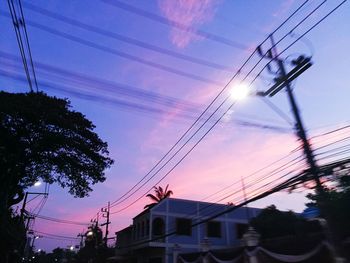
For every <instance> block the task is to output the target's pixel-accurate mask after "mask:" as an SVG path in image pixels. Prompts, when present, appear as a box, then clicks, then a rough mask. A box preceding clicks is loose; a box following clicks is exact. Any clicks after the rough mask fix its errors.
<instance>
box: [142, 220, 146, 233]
mask: <svg viewBox="0 0 350 263" xmlns="http://www.w3.org/2000/svg"><path fill="white" fill-rule="evenodd" d="M145 235H146V232H145V222H143V221H142V224H141V236H142V237H144V236H145Z"/></svg>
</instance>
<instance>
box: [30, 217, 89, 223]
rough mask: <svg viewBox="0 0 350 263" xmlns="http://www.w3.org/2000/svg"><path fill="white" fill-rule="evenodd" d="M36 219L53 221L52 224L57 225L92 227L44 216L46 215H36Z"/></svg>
mask: <svg viewBox="0 0 350 263" xmlns="http://www.w3.org/2000/svg"><path fill="white" fill-rule="evenodd" d="M36 217H37V218H39V219H42V220H46V221H51V222H55V223H61V224H70V225H80V226H87V225H90V223H84V222H77V221H71V220H66V219H60V218H55V217H49V216H44V215H36Z"/></svg>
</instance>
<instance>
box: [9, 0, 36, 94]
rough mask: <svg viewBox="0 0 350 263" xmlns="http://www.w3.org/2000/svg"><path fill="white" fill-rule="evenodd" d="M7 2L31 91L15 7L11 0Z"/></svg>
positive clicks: (30, 86) (30, 81)
mask: <svg viewBox="0 0 350 263" xmlns="http://www.w3.org/2000/svg"><path fill="white" fill-rule="evenodd" d="M7 3H8V7H9V10H10V15H11V16H10V18H11V19H12V23H13V27H14V29H15V34H16V40H17V44H18V47H19V50H20V54H21V58H22V63H23V67H24V71H25V74H26V78H27V82H28V85H29V89H30V91H33V86H32V80H31V78H30V74H29V68H28V64H27V58H26V55H25V50H24V46H23V40H22V36H21V32H20V30H19V26H20V22H19V20H18V18H17V13H16V9H15V6H14V3H13V0H7Z"/></svg>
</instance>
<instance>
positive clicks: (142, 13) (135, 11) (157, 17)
mask: <svg viewBox="0 0 350 263" xmlns="http://www.w3.org/2000/svg"><path fill="white" fill-rule="evenodd" d="M102 2H104V3H107V4H109V5H112V6H115V7H118V8H120V9H123V10H125V11H128V12H131V13H133V14H137V15H139V16H143V17H146V18H148V19H151V20H153V21H156V22H159V23H162V24H164V25H167V26H171V27H175V28H176V29H178V30H181V31H184V32H186V33H191V34H193V35H197V36H199V37H201V38H206V39H210V40H212V41H215V42H218V43H221V44H224V45H228V46H230V47H234V48H238V49H242V50H245V51H246V50H248V47H247V46H245V45H243V44H241V43H238V42H236V41H232V40H230V39H227V38H224V37H222V36H219V35H215V34H212V33H208V32H206V31H203V30H199V29H195V28H193V27H189V26H187V25H185V24H182V23H180V22H178V21H174V20H169V19H167V18H165V17H163V16H160V15H157V14H154V13H151V12H148V11H145V10H143V9H140V8H137V7H134V6H132V5H129V4H127V3H125V2H121V1H107V0H102Z"/></svg>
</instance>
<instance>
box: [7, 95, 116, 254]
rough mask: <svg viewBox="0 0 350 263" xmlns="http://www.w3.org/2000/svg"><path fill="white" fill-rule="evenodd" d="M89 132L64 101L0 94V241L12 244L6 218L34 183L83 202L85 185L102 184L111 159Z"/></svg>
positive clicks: (89, 126) (86, 122)
mask: <svg viewBox="0 0 350 263" xmlns="http://www.w3.org/2000/svg"><path fill="white" fill-rule="evenodd" d="M94 128H95V126H94V125H93V124H92V122H91V121H89V120H88V119H86V118H85V116H84V115H83V114H81V113H80V112H76V111H74V110H72V109H71V108H70V102H69V101H68V100H66V99H59V98H56V97H50V96H47V95H46V94H44V93H42V92H40V93H34V92H31V93H16V94H14V93H8V92H3V91H1V92H0V182H1V183H0V222H1V224H0V239H1V240H3V241H4V242H5V241H6V242H7V243H10V240H11V239H14V238H13V237H12V236H13V233H12V232H13V231H10V226H11V225H12V222H11V220H12V219H10V218H9V217H8V216H7V215H8V213H9V211H10V208H11V206H12V205H14V204H16V203H19V202H20V201H21V200H22V199H23V197H24V190H25V189H26V188H28V187H30V186H32V185H33V184H34V183H35V182H36V181H38V180H41V181H44V182H47V183H49V184H52V183H58V184H59V185H60V186H61V187H63V188H65V187H66V188H68V191H69V193H70V194H72V195H74V196H75V197H84V196H87V195H88V193H89V192H90V191H92V189H91V187H90V186H91V185H93V184H96V183H98V182H103V181H104V180H105V179H106V178H105V174H104V170H105V169H106V168H108V167H110V166H111V165H112V163H113V160H112V159H110V158H109V152H108V150H107V143H105V142H103V141H102V140H101V139H100V138H99V136H98V135H97V134H96V133H95V132H94V131H93V130H94ZM4 247H5V246H3V245H2V246H1V248H0V252H2V251H1V250H2V248H4ZM5 253H6V252H5ZM2 254H3V253H2Z"/></svg>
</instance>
